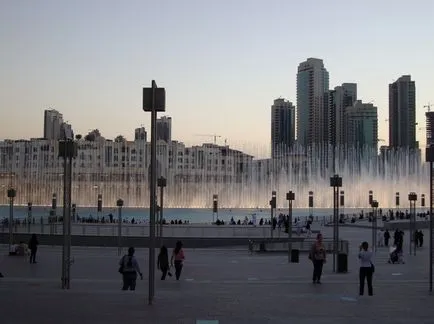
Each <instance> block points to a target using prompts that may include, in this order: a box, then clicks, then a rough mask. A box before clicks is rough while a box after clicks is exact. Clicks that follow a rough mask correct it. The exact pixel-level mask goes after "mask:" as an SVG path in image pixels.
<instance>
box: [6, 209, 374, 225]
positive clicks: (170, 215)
mask: <svg viewBox="0 0 434 324" xmlns="http://www.w3.org/2000/svg"><path fill="white" fill-rule="evenodd" d="M76 210H77V215H78V216H79V217H82V218H83V217H85V218H86V217H89V216H92V217H93V218H97V217H99V218H101V217H103V216H104V217H105V218H107V217H108V215H109V214H110V213H111V214H113V216H114V217H115V218H117V216H118V210H117V208H103V211H102V212H101V213H98V212H97V210H96V208H95V207H94V208H89V207H77V209H76ZM361 210H364V212H365V213H367V212H369V211H370V209H366V208H365V209H361V208H344V209H340V213H345V214H359V213H360V211H361ZM13 211H14V218H17V219H24V218H26V217H27V215H28V214H27V213H28V211H27V206H14V210H13ZM49 213H50V207H48V206H33V208H32V217H34V218H35V219H40V217H44V218H45V217H48V216H49ZM62 213H63V210H62V208H61V207H59V208H57V210H56V214H57V215H58V216H61V215H62ZM280 213H284V214H287V213H288V209H283V208H279V209H277V214H280ZM253 214H255V215H256V219H257V221H258V222H259V220H260V219H261V218H264V219H268V218H269V217H270V210H269V209H238V208H234V209H219V213H218V218H219V219H220V220H224V221H229V220H230V219H231V218H232V217H233V218H234V220H235V221H237V220H238V219H240V220H241V221H242V220H244V218H245V217H248V219H249V220H250V219H252V215H253ZM312 214H313V215H314V216H319V217H323V216H330V215H332V214H333V209H331V208H314V209H313V210H312ZM309 215H310V211H309V208H295V209H293V217H301V218H305V217H307V216H309ZM216 216H217V215H216V214H214V220H215V218H216ZM7 217H9V206H0V219H3V218H7ZM122 217H123V218H125V219H132V218H134V219H135V220H136V221H147V220H149V209H148V208H130V207H124V208H123V209H122ZM163 217H164V218H165V219H166V220H168V221H171V220H182V221H189V222H190V223H211V222H212V221H213V213H212V210H211V209H205V208H165V209H164V211H163Z"/></svg>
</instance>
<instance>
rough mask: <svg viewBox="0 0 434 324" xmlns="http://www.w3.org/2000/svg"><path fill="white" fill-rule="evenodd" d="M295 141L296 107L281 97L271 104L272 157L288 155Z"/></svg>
mask: <svg viewBox="0 0 434 324" xmlns="http://www.w3.org/2000/svg"><path fill="white" fill-rule="evenodd" d="M294 142H295V107H294V105H293V104H292V102H290V101H288V100H285V99H282V98H279V99H276V100H274V104H273V105H272V106H271V157H272V158H273V159H275V158H278V157H283V156H285V155H287V154H288V153H289V152H290V151H291V149H292V146H293V145H294Z"/></svg>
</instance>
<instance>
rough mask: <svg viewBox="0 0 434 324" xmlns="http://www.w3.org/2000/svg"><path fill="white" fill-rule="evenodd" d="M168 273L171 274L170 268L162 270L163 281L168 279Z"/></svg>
mask: <svg viewBox="0 0 434 324" xmlns="http://www.w3.org/2000/svg"><path fill="white" fill-rule="evenodd" d="M167 272H169V267H165V268H161V280H165V279H166V276H167Z"/></svg>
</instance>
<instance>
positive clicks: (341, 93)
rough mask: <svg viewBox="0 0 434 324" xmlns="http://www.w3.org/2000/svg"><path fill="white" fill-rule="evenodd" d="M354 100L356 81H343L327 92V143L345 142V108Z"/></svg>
mask: <svg viewBox="0 0 434 324" xmlns="http://www.w3.org/2000/svg"><path fill="white" fill-rule="evenodd" d="M356 100H357V84H356V83H343V84H342V85H341V86H337V87H335V88H334V90H330V92H329V143H330V144H331V145H332V146H334V147H339V146H341V145H345V144H346V140H345V109H346V108H347V107H351V106H352V105H353V103H354V102H355V101H356Z"/></svg>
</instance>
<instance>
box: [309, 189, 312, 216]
mask: <svg viewBox="0 0 434 324" xmlns="http://www.w3.org/2000/svg"><path fill="white" fill-rule="evenodd" d="M309 216H313V191H309Z"/></svg>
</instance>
